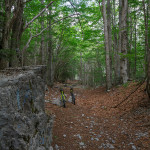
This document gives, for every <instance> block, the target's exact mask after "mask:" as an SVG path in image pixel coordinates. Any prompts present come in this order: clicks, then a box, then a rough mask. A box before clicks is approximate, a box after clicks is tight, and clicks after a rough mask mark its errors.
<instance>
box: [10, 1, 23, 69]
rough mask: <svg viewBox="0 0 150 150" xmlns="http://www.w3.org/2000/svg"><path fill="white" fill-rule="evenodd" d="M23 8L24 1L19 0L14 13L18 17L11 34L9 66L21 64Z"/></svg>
mask: <svg viewBox="0 0 150 150" xmlns="http://www.w3.org/2000/svg"><path fill="white" fill-rule="evenodd" d="M23 9H24V3H23V1H22V0H18V1H17V4H16V6H15V10H14V15H16V16H17V17H16V18H15V19H14V24H13V26H12V36H11V46H10V49H11V57H10V61H9V67H15V66H21V65H22V64H21V51H20V41H21V36H22V33H23V25H24V23H23Z"/></svg>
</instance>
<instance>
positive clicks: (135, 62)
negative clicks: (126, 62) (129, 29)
mask: <svg viewBox="0 0 150 150" xmlns="http://www.w3.org/2000/svg"><path fill="white" fill-rule="evenodd" d="M134 36H135V40H134V41H135V43H134V50H135V55H134V58H135V59H134V78H136V61H137V58H136V57H137V52H136V38H137V37H136V21H135V35H134Z"/></svg>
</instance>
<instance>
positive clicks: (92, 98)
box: [45, 82, 150, 150]
mask: <svg viewBox="0 0 150 150" xmlns="http://www.w3.org/2000/svg"><path fill="white" fill-rule="evenodd" d="M70 86H74V94H75V97H76V105H73V104H72V103H69V102H67V103H66V108H63V107H60V106H57V105H54V104H51V101H55V100H56V99H58V98H60V92H59V88H60V87H63V89H64V91H65V94H66V97H67V99H68V98H69V96H70V93H69V89H70ZM136 87H138V83H133V82H132V83H130V84H129V85H126V86H120V87H115V88H113V89H111V91H110V92H106V89H105V88H104V87H99V88H96V89H84V88H82V86H79V85H77V83H76V82H74V83H68V84H64V85H63V84H59V83H57V84H56V85H55V86H54V87H53V88H49V90H48V92H47V93H46V96H45V101H46V103H45V108H46V112H47V113H48V114H53V115H54V116H55V119H54V125H53V126H54V127H53V143H52V146H53V147H54V150H55V149H56V150H78V149H85V150H98V149H106V150H107V149H108V150H109V149H115V150H118V149H119V150H150V102H149V101H148V99H147V95H146V93H145V91H144V89H145V85H144V84H143V85H142V86H141V87H140V88H139V89H138V90H137V91H136V92H135V93H133V94H132V95H131V96H130V97H129V98H128V99H127V100H126V101H125V102H123V103H122V104H121V105H119V106H118V107H117V108H113V107H114V106H116V105H117V104H119V103H120V102H121V101H123V99H125V98H126V97H127V96H128V95H129V94H130V93H131V92H132V91H134V90H135V89H136Z"/></svg>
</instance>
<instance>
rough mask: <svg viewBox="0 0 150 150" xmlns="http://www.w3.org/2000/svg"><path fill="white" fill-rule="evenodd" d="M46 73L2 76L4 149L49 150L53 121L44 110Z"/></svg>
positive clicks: (0, 144)
mask: <svg viewBox="0 0 150 150" xmlns="http://www.w3.org/2000/svg"><path fill="white" fill-rule="evenodd" d="M45 70H46V67H44V66H38V67H32V68H30V67H25V68H23V69H17V70H14V69H11V70H6V71H4V72H3V73H0V150H38V149H40V150H49V148H50V146H51V142H52V124H53V118H52V117H50V116H48V115H46V114H45V111H44V95H45V82H44V74H45Z"/></svg>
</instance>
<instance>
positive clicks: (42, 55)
mask: <svg viewBox="0 0 150 150" xmlns="http://www.w3.org/2000/svg"><path fill="white" fill-rule="evenodd" d="M41 4H44V0H42V1H41ZM41 18H42V21H41V30H43V29H44V20H43V18H44V14H41ZM40 64H42V65H43V64H44V34H43V33H42V34H41V45H40Z"/></svg>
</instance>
